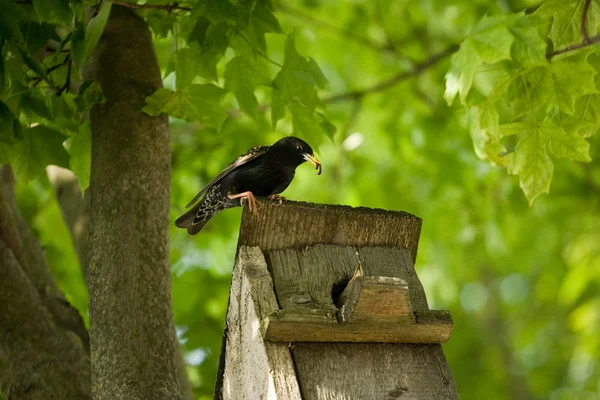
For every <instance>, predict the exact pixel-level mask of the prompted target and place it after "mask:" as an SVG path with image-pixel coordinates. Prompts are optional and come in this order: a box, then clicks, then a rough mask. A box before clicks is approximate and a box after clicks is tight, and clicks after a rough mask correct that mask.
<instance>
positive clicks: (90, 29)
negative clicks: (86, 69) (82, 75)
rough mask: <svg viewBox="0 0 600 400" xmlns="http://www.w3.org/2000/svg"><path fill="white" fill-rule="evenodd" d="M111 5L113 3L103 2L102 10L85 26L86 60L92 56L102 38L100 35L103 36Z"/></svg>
mask: <svg viewBox="0 0 600 400" xmlns="http://www.w3.org/2000/svg"><path fill="white" fill-rule="evenodd" d="M111 6H112V3H110V2H103V3H102V4H101V6H100V12H99V13H98V14H97V15H96V16H95V17H94V18H92V19H91V20H90V22H88V24H87V26H86V27H85V37H84V45H83V47H84V48H83V54H84V62H85V61H87V60H88V59H89V58H90V56H91V55H92V52H93V51H94V49H95V48H96V45H97V44H98V41H99V40H100V37H101V36H102V32H104V27H105V26H106V22H107V21H108V16H109V15H110V9H111ZM81 65H83V64H81Z"/></svg>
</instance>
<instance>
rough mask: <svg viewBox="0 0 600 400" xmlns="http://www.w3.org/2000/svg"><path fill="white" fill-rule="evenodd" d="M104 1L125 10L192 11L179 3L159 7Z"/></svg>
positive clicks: (157, 5)
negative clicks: (125, 8)
mask: <svg viewBox="0 0 600 400" xmlns="http://www.w3.org/2000/svg"><path fill="white" fill-rule="evenodd" d="M104 1H106V2H108V3H113V4H117V5H119V6H123V7H127V8H134V9H138V8H149V9H155V10H167V11H168V12H171V11H174V10H176V11H192V7H185V6H180V5H179V3H173V4H165V5H160V4H137V3H128V2H126V1H119V0H104Z"/></svg>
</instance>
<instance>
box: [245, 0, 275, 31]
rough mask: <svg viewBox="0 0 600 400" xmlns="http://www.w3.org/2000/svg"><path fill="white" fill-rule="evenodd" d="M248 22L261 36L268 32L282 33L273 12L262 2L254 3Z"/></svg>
mask: <svg viewBox="0 0 600 400" xmlns="http://www.w3.org/2000/svg"><path fill="white" fill-rule="evenodd" d="M250 20H251V21H252V24H253V25H254V28H255V29H256V30H257V31H259V32H262V33H263V34H264V33H268V32H274V33H283V30H282V29H281V26H280V25H279V21H277V18H276V17H275V15H273V11H272V10H271V9H270V8H268V7H267V6H266V4H264V3H262V2H256V4H255V5H254V9H253V10H252V16H251V18H250Z"/></svg>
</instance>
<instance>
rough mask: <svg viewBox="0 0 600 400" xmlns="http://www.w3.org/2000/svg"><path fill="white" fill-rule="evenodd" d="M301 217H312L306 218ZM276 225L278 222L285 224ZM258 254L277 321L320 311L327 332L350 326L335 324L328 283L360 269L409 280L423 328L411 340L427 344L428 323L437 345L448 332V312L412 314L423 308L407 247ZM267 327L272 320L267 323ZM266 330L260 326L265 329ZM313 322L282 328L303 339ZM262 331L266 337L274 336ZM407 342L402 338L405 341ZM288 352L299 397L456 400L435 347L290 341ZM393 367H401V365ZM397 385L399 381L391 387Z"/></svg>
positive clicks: (440, 353)
mask: <svg viewBox="0 0 600 400" xmlns="http://www.w3.org/2000/svg"><path fill="white" fill-rule="evenodd" d="M305 218H307V219H310V218H311V217H310V215H306V216H305ZM282 223H284V224H285V222H284V221H282ZM265 256H266V259H267V264H268V266H269V271H270V272H271V276H272V278H273V286H274V289H275V293H276V295H277V300H278V303H279V306H280V308H281V309H283V314H281V315H282V318H283V319H284V320H285V318H286V317H285V315H286V313H289V315H298V313H302V312H304V313H305V315H310V314H311V313H312V314H313V318H316V317H315V315H319V314H320V315H321V316H322V318H321V320H320V321H319V322H320V323H322V322H323V321H325V320H327V319H329V321H330V323H331V328H332V329H348V327H347V326H352V325H350V324H351V323H350V322H349V323H347V324H343V325H342V324H339V323H338V322H337V320H336V311H337V308H336V306H335V304H334V300H333V297H335V294H334V293H332V291H333V289H334V286H335V283H338V282H347V281H348V280H349V279H350V278H351V277H352V276H353V275H354V272H355V271H356V269H357V268H358V266H359V265H361V266H362V269H363V273H364V275H365V276H390V277H396V278H401V279H403V280H405V281H406V282H407V283H408V289H409V295H410V300H411V303H412V306H413V310H414V311H416V312H417V314H416V315H417V321H418V323H417V324H416V327H417V328H418V327H420V326H426V327H427V328H426V329H423V330H421V331H419V332H417V333H415V335H419V339H418V340H417V339H416V338H414V337H413V338H414V339H415V341H419V342H426V341H427V340H432V341H433V338H429V337H428V336H427V335H428V334H429V333H430V329H431V328H430V326H434V329H433V333H434V335H435V340H436V341H438V340H439V341H445V340H446V339H447V337H448V335H449V332H450V328H451V320H450V317H449V315H448V314H447V313H441V314H440V313H433V314H430V315H427V314H423V315H419V314H420V313H419V311H428V309H429V308H428V306H427V299H426V297H425V293H424V291H423V287H422V285H421V284H420V282H419V280H418V278H417V275H416V273H415V271H414V267H413V263H412V259H411V257H410V253H409V252H408V250H407V249H398V248H393V247H380V246H374V247H372V246H367V245H365V246H362V247H350V246H335V245H315V246H309V247H305V248H302V249H297V248H292V249H281V250H271V251H265ZM298 295H304V296H310V300H309V301H307V302H305V303H303V304H297V303H295V302H293V301H292V299H294V298H297V297H298ZM311 310H317V311H311ZM436 316H440V317H441V318H439V320H438V321H437V323H432V322H436V320H437V319H438V318H436ZM290 318H292V317H290ZM432 320H433V321H432ZM272 322H273V318H271V319H270V321H269V322H268V324H269V325H270V324H271V323H272ZM286 322H290V321H286ZM302 322H303V323H304V322H306V321H302ZM422 324H424V325H422ZM430 324H431V325H430ZM269 325H267V326H265V327H264V329H265V330H267V331H268V328H269ZM315 325H316V324H315ZM315 325H313V326H312V327H310V326H306V325H303V324H296V326H291V325H288V326H287V328H289V331H288V332H287V334H288V335H289V336H288V337H291V336H292V335H294V336H295V337H296V338H298V335H299V334H300V333H301V331H302V329H303V330H304V332H306V333H307V335H308V332H309V331H311V330H313V329H316V326H315ZM319 326H322V325H319ZM273 327H275V326H273ZM279 327H283V325H280V326H279ZM340 327H342V328H340ZM376 329H377V330H379V329H380V327H377V328H376ZM398 329H399V330H401V329H404V328H398ZM273 332H274V331H273ZM321 332H323V331H321ZM328 332H331V331H328ZM378 332H379V331H378ZM265 333H266V332H265ZM338 333H341V332H338ZM388 333H389V332H388ZM266 334H267V337H273V336H269V334H268V333H266ZM360 334H361V335H363V334H365V332H364V331H363V332H361V333H360ZM398 334H403V335H406V336H408V333H407V332H402V331H400V332H398V331H396V332H394V336H396V335H398ZM273 335H274V333H273ZM375 335H381V336H380V337H378V338H377V339H378V340H386V339H387V338H389V340H390V341H392V338H391V337H390V336H391V335H390V336H388V337H386V332H385V331H382V332H379V333H375ZM349 336H352V335H349ZM282 338H283V337H282ZM409 339H410V337H407V341H410V340H409ZM323 340H324V338H323ZM292 348H293V350H292V353H293V356H294V365H295V369H296V373H297V378H298V383H299V385H300V390H301V393H302V396H303V397H302V398H303V399H305V400H307V399H308V400H312V399H319V400H320V399H327V400H329V399H344V400H346V399H385V398H394V397H392V395H391V394H394V393H396V396H400V395H402V396H403V399H404V398H408V399H455V398H457V394H456V387H455V385H454V381H453V380H452V378H451V376H452V375H451V373H450V370H449V368H448V365H447V363H446V361H445V357H444V353H443V351H442V348H441V346H440V345H439V344H435V345H426V344H420V345H413V346H410V345H407V344H396V345H386V346H382V345H381V344H376V343H369V344H359V343H326V342H322V343H307V342H296V343H294V346H293V347H292ZM424 349H427V350H426V351H425V350H424ZM400 365H403V367H402V368H400V367H399V366H400ZM341 366H343V367H341ZM384 366H385V367H384ZM373 371H376V372H373ZM399 382H405V383H403V384H401V385H400V386H398V385H399Z"/></svg>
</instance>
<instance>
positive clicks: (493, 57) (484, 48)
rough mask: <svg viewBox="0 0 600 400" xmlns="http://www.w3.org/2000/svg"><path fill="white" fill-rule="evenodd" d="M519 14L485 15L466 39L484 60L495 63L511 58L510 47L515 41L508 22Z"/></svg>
mask: <svg viewBox="0 0 600 400" xmlns="http://www.w3.org/2000/svg"><path fill="white" fill-rule="evenodd" d="M517 17H518V16H517V15H512V16H500V17H488V16H484V17H483V18H482V19H481V21H480V22H479V23H478V24H477V26H476V27H475V28H474V29H473V31H472V32H471V33H470V34H469V36H468V37H467V39H466V43H467V45H468V46H470V47H471V48H472V49H473V50H474V51H475V53H477V55H478V56H479V58H480V59H481V60H483V62H486V63H488V64H493V63H496V62H498V61H501V60H510V59H511V54H510V49H511V46H512V43H513V41H514V37H513V35H512V34H511V33H510V31H509V30H508V26H507V24H508V23H510V22H512V21H514V20H515V19H516V18H517Z"/></svg>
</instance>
